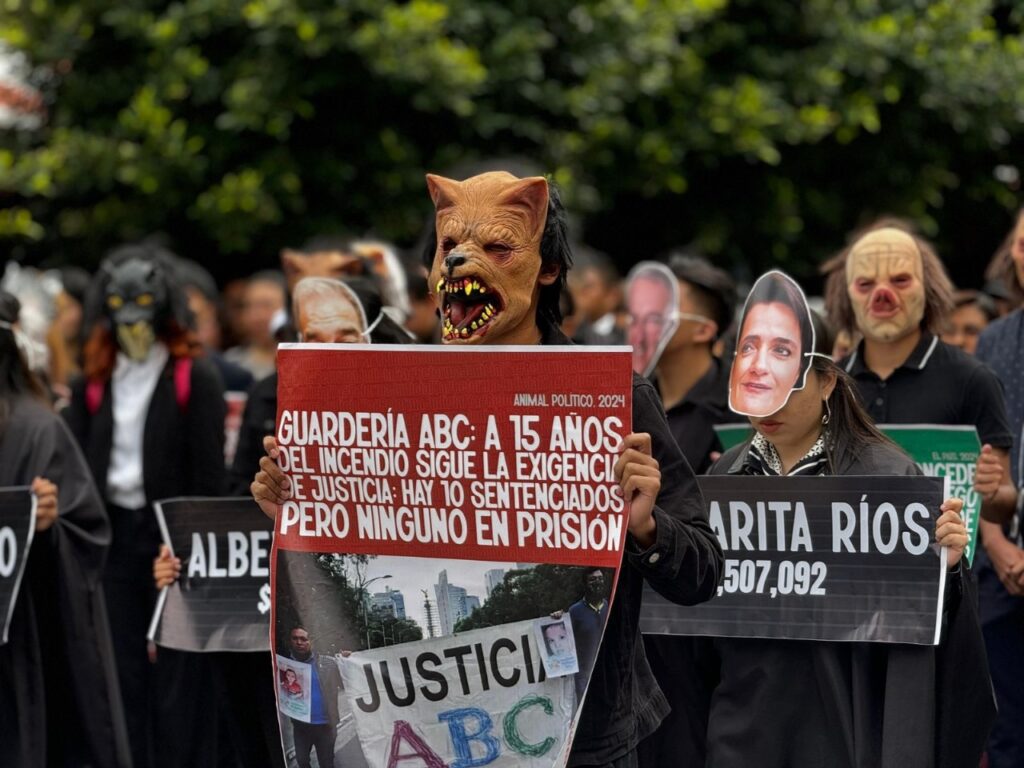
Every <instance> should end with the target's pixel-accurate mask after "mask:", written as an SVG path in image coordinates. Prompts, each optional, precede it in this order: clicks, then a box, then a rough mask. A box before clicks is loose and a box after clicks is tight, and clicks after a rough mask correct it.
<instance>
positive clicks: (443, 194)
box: [427, 173, 459, 212]
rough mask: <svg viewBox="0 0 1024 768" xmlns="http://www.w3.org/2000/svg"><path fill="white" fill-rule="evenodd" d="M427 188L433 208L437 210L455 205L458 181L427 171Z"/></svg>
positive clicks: (457, 194)
mask: <svg viewBox="0 0 1024 768" xmlns="http://www.w3.org/2000/svg"><path fill="white" fill-rule="evenodd" d="M427 189H428V190H429V191H430V199H431V200H433V201H434V208H435V209H437V211H438V212H440V211H443V210H444V209H445V208H451V207H453V206H454V205H456V202H457V200H458V196H459V182H457V181H455V180H454V179H446V178H445V177H444V176H435V175H434V174H432V173H428V174H427Z"/></svg>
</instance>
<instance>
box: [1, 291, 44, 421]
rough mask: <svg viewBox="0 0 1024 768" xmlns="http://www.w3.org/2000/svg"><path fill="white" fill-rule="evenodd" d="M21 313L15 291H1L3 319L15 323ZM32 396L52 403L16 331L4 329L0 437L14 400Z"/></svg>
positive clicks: (2, 333)
mask: <svg viewBox="0 0 1024 768" xmlns="http://www.w3.org/2000/svg"><path fill="white" fill-rule="evenodd" d="M20 313H21V302H20V301H18V299H17V297H16V296H14V294H11V293H8V292H7V291H0V320H2V321H3V322H5V323H10V324H12V325H13V324H14V323H17V322H18V316H19V314H20ZM24 395H28V396H30V397H34V398H36V399H37V400H39V402H41V403H46V402H48V401H47V399H46V389H45V388H44V387H43V384H42V382H41V381H40V380H39V378H38V377H37V376H36V375H35V374H34V373H33V372H32V369H30V368H29V367H28V361H27V360H26V359H25V355H24V354H22V351H21V349H20V348H19V347H18V342H17V340H16V339H15V336H14V331H13V329H11V328H0V436H2V434H3V431H4V428H5V427H6V426H7V419H8V418H9V416H10V409H11V408H12V407H13V400H14V399H15V398H17V397H21V396H24Z"/></svg>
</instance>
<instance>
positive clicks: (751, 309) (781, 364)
mask: <svg viewBox="0 0 1024 768" xmlns="http://www.w3.org/2000/svg"><path fill="white" fill-rule="evenodd" d="M813 351H814V325H813V323H811V313H810V309H809V308H808V306H807V298H806V297H805V296H804V293H803V291H802V290H801V289H800V286H799V285H797V284H796V282H795V281H794V280H793V279H792V278H791V277H789V276H788V275H786V274H783V273H782V272H777V271H772V272H768V273H766V274H764V275H762V276H761V277H759V278H758V280H757V282H756V283H754V287H753V288H751V289H750V293H749V295H748V296H747V301H746V303H745V304H744V305H743V316H742V318H741V319H740V332H739V335H738V336H737V337H736V354H735V357H734V358H733V361H732V371H731V372H730V375H729V408H731V409H732V410H733V411H734V412H736V413H739V414H742V415H743V416H754V417H758V418H761V417H765V416H771V415H772V414H773V413H776V412H777V411H779V410H780V409H781V408H783V407H785V405H786V403H788V402H789V398H790V395H792V393H793V392H794V391H796V390H800V389H803V388H804V385H805V384H806V381H807V371H808V370H809V369H810V367H811V353H812V352H813Z"/></svg>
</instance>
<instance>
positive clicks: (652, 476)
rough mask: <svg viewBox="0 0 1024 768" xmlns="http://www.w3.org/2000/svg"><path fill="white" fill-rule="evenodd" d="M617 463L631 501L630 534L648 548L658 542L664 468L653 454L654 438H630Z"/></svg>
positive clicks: (617, 476)
mask: <svg viewBox="0 0 1024 768" xmlns="http://www.w3.org/2000/svg"><path fill="white" fill-rule="evenodd" d="M622 448H623V450H622V453H621V454H620V455H619V459H618V461H616V462H615V479H616V480H618V481H619V487H620V488H621V489H622V496H623V498H624V499H626V501H628V502H629V532H630V534H631V535H632V536H633V538H634V539H636V540H637V543H638V544H639V545H640V546H641V547H643V548H645V549H646V548H647V547H649V546H651V544H653V543H654V531H655V522H654V503H655V501H657V499H658V491H660V490H661V469H660V468H659V466H658V460H657V459H656V458H654V457H653V456H652V455H651V436H650V435H648V434H647V433H646V432H640V433H635V434H631V435H627V436H626V438H625V440H623V441H622Z"/></svg>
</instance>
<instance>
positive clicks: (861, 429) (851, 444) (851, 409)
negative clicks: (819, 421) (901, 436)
mask: <svg viewBox="0 0 1024 768" xmlns="http://www.w3.org/2000/svg"><path fill="white" fill-rule="evenodd" d="M811 361H812V362H811V367H812V369H813V370H814V372H815V373H816V374H817V375H819V376H829V375H831V376H835V377H836V385H835V387H834V388H833V389H832V394H830V395H829V397H828V400H826V401H825V402H826V406H825V410H826V413H827V414H828V434H829V440H828V445H826V453H827V455H828V459H829V463H830V464H831V466H832V469H833V471H834V470H835V468H836V467H842V466H846V465H848V464H849V463H850V462H851V461H853V459H854V458H855V457H856V456H858V455H859V454H860V453H861V452H862V451H863V450H864V449H865V448H867V447H868V446H871V445H878V444H880V443H882V444H887V445H895V443H893V442H892V440H890V439H889V438H888V437H886V436H885V435H884V434H883V433H882V432H881V431H879V429H878V427H876V426H875V423H874V421H872V419H871V417H870V416H869V415H868V413H867V411H865V410H864V407H863V406H862V405H861V404H860V400H859V399H858V398H857V390H856V387H857V385H856V384H855V383H854V381H853V379H852V378H851V377H850V376H849V374H847V373H846V371H844V370H843V369H842V368H840V367H839V366H837V365H836V364H835V363H834V362H832V360H831V358H828V357H825V356H823V355H814V357H812V358H811Z"/></svg>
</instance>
